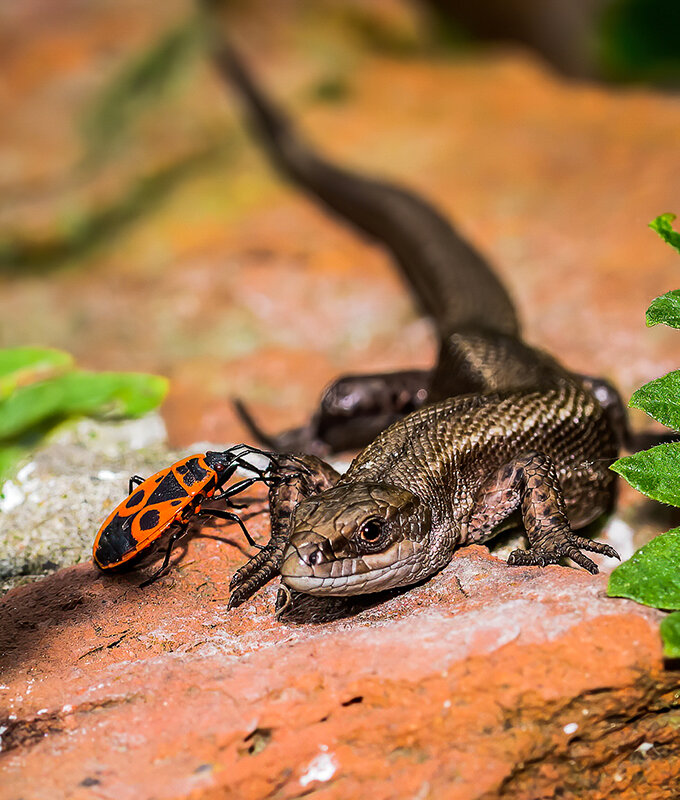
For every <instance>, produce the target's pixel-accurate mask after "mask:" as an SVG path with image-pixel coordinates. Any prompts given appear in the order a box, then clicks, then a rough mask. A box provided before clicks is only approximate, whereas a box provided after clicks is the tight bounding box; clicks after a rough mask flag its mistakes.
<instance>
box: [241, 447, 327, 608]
mask: <svg viewBox="0 0 680 800" xmlns="http://www.w3.org/2000/svg"><path fill="white" fill-rule="evenodd" d="M295 462H297V464H296V463H295ZM295 462H292V461H291V462H288V463H286V461H285V460H282V461H280V462H275V463H273V464H272V468H271V473H270V475H271V477H270V478H269V480H270V482H271V486H270V489H269V515H270V519H271V536H270V539H269V542H268V543H267V544H266V545H265V547H264V548H263V549H262V550H260V552H259V553H257V555H255V556H253V558H251V559H250V561H248V563H247V564H245V565H244V566H242V567H241V568H240V569H239V570H238V571H237V572H236V573H235V574H234V577H233V578H232V579H231V582H230V583H229V589H230V590H231V597H230V598H229V606H228V607H229V608H230V609H231V608H236V607H237V606H240V605H241V603H244V602H245V601H246V600H248V599H249V598H250V597H252V596H253V595H254V594H255V592H257V591H258V589H261V588H262V587H263V586H264V585H265V583H268V582H269V581H270V580H271V579H272V578H274V577H276V575H278V574H279V570H280V568H281V563H282V561H283V553H284V550H285V549H286V545H287V544H288V540H289V539H290V535H291V528H292V520H293V514H294V513H295V508H296V506H297V504H298V503H299V502H300V500H302V499H303V498H305V497H309V496H310V495H312V494H317V493H318V492H322V491H324V490H325V489H330V488H331V486H333V485H334V484H335V482H336V481H337V480H338V478H339V477H340V475H339V473H338V472H336V471H335V470H334V469H333V467H331V466H330V465H329V464H326V462H325V461H322V460H321V459H320V458H317V457H316V456H311V455H300V456H296V457H295ZM300 462H301V464H302V465H303V468H302V469H301V467H300ZM305 468H306V469H305Z"/></svg>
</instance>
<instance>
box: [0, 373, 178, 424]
mask: <svg viewBox="0 0 680 800" xmlns="http://www.w3.org/2000/svg"><path fill="white" fill-rule="evenodd" d="M167 388H168V382H167V380H166V379H165V378H162V377H160V376H157V375H144V374H141V373H125V372H100V373H96V372H84V371H80V370H76V371H73V372H69V373H67V374H65V375H60V376H59V377H57V378H54V379H53V380H48V381H42V382H40V383H34V384H31V385H30V386H24V387H21V388H19V389H17V390H16V391H15V392H14V393H13V394H11V395H10V396H9V397H8V398H6V399H5V400H3V401H2V402H0V439H8V438H10V437H14V436H18V435H19V434H21V433H23V432H25V431H27V430H29V429H30V428H32V427H34V426H35V425H37V424H39V423H41V422H43V421H45V420H50V419H53V418H55V417H70V416H83V415H92V416H117V417H136V416H141V415H142V414H145V413H146V412H147V411H150V410H151V409H153V408H155V407H156V406H158V405H159V403H160V402H161V401H162V400H163V398H164V397H165V394H166V392H167Z"/></svg>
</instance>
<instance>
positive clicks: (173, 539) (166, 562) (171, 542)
mask: <svg viewBox="0 0 680 800" xmlns="http://www.w3.org/2000/svg"><path fill="white" fill-rule="evenodd" d="M186 532H187V526H186V525H182V526H181V527H179V528H177V530H175V531H173V532H172V534H171V535H170V539H169V540H168V547H167V550H166V551H165V558H164V559H163V563H162V564H161V566H160V567H159V568H158V569H157V570H156V571H155V572H154V573H153V574H152V575H151V577H150V578H147V579H146V580H145V581H143V582H142V583H140V584H139V588H140V589H144V588H145V587H146V586H149V584H151V583H154V581H157V580H158V578H160V576H161V575H162V574H163V573H164V572H165V570H166V569H167V568H168V565H169V564H170V554H171V553H172V549H173V547H174V546H175V545H176V544H177V542H178V540H179V539H181V538H182V536H184V534H185V533H186Z"/></svg>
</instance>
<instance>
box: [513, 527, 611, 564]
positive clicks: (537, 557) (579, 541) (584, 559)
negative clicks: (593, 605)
mask: <svg viewBox="0 0 680 800" xmlns="http://www.w3.org/2000/svg"><path fill="white" fill-rule="evenodd" d="M579 548H580V549H579ZM581 549H583V550H590V551H591V552H593V553H600V554H601V555H603V556H608V557H609V558H618V559H619V561H620V560H621V557H620V556H619V554H618V553H617V552H616V550H614V548H613V547H610V546H609V545H608V544H604V543H603V542H595V541H593V540H592V539H586V538H585V537H584V536H577V535H576V534H575V533H572V532H571V531H569V530H561V531H555V532H552V533H551V534H550V535H549V536H547V537H546V538H545V540H544V541H543V542H542V543H541V545H538V546H534V547H532V548H531V549H530V550H513V551H512V553H510V555H509V556H508V564H510V565H511V566H513V567H517V566H538V567H545V566H547V565H548V564H557V563H558V562H559V560H560V559H561V558H563V557H564V556H566V557H567V558H570V559H571V560H572V561H575V562H576V563H577V564H578V565H579V566H581V567H583V569H586V570H588V572H590V573H592V574H593V575H595V574H597V573H598V572H599V569H598V566H597V564H596V563H595V562H594V561H591V559H589V558H588V556H586V555H584V554H583V553H582V552H581Z"/></svg>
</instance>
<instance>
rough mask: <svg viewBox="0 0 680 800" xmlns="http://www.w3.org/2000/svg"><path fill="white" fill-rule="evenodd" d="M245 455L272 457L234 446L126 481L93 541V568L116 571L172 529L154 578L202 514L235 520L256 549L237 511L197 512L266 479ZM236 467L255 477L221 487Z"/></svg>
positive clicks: (264, 453)
mask: <svg viewBox="0 0 680 800" xmlns="http://www.w3.org/2000/svg"><path fill="white" fill-rule="evenodd" d="M248 453H259V454H262V455H266V456H270V454H269V453H266V452H265V451H262V450H259V449H257V448H254V447H248V446H246V445H237V446H236V447H233V448H231V449H230V450H225V451H223V452H215V451H209V452H207V453H204V454H197V455H192V456H187V457H186V458H183V459H182V460H181V461H178V462H177V463H176V464H173V465H172V466H170V467H168V468H167V469H164V470H161V471H160V472H157V473H156V474H155V475H152V476H151V477H150V478H146V479H145V480H144V479H143V478H140V477H138V476H134V477H133V478H130V485H129V493H130V494H129V496H128V497H127V498H126V499H125V500H124V501H123V502H122V503H121V504H120V505H119V506H118V507H117V508H116V509H114V511H112V512H111V514H109V516H108V517H107V518H106V520H105V521H104V524H103V525H102V526H101V528H100V529H99V533H98V534H97V537H96V538H95V541H94V546H93V558H94V562H95V564H96V565H97V566H98V567H99V568H100V569H103V570H106V569H112V568H115V567H119V566H121V565H122V564H124V563H125V562H127V561H130V560H131V559H133V558H134V557H135V556H137V555H138V554H139V553H140V552H141V551H142V550H145V549H146V548H147V547H149V546H150V545H151V544H152V543H153V542H154V541H155V540H156V539H158V538H159V537H160V536H161V535H162V534H163V533H165V532H166V531H168V530H169V529H170V528H174V533H173V535H172V537H171V540H170V543H169V546H168V551H167V553H166V557H165V560H164V562H163V566H162V567H161V568H160V570H159V571H158V572H157V573H156V575H154V577H156V576H157V575H158V574H160V572H162V571H163V570H164V569H165V567H166V566H167V565H168V563H169V560H170V552H171V550H172V546H173V544H174V543H175V542H176V540H177V539H178V538H179V537H180V536H181V535H182V534H183V533H184V532H185V531H186V527H187V525H188V523H189V522H190V520H191V519H192V518H194V517H195V516H197V515H198V514H201V513H204V514H206V515H210V516H216V517H221V518H223V519H228V520H232V521H234V522H236V523H237V524H239V525H240V527H241V529H242V530H243V532H244V534H245V536H246V538H247V539H248V542H249V543H250V544H252V545H255V543H254V542H253V540H252V538H251V537H250V535H249V534H248V531H247V529H246V527H245V525H244V524H243V522H242V521H241V519H240V518H239V517H238V515H236V514H235V513H233V512H231V511H226V510H221V509H219V510H218V509H210V510H209V511H207V510H206V511H202V510H201V505H202V503H203V501H204V500H205V499H206V498H208V497H213V496H215V497H219V498H221V499H224V498H230V497H232V496H233V495H235V494H237V493H238V492H240V491H243V490H244V489H246V488H247V487H248V486H251V485H252V484H253V483H255V482H256V481H258V480H266V479H265V475H264V473H263V472H262V471H261V470H259V469H257V468H255V467H253V466H252V465H251V464H249V463H248V462H247V461H244V456H245V455H247V454H248ZM238 467H244V468H246V469H248V470H250V471H251V472H254V473H256V477H254V478H246V479H244V480H242V481H240V482H238V483H236V484H234V485H233V486H230V487H228V488H227V489H224V488H223V486H224V484H225V483H226V482H227V481H228V480H229V478H231V476H232V475H233V474H234V473H235V472H236V470H237V469H238ZM256 546H257V545H256Z"/></svg>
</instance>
